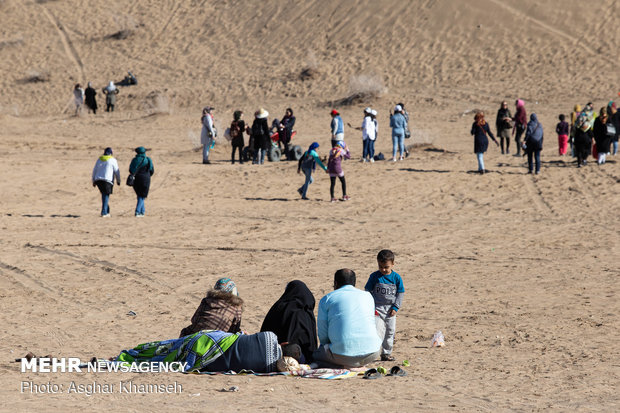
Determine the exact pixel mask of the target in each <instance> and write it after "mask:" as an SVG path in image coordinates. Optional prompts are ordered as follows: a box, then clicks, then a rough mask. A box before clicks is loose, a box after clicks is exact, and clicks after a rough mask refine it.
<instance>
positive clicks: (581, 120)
mask: <svg viewBox="0 0 620 413" xmlns="http://www.w3.org/2000/svg"><path fill="white" fill-rule="evenodd" d="M575 126H576V127H577V128H578V129H581V130H582V131H584V132H587V130H588V129H590V122H588V116H587V115H586V113H585V112H581V113H580V114H579V115H578V116H577V119H576V120H575Z"/></svg>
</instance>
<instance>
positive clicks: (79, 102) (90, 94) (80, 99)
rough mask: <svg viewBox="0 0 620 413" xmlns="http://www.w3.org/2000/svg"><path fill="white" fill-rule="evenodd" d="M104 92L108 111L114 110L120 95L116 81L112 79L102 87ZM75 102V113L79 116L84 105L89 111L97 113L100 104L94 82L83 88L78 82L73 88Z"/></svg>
mask: <svg viewBox="0 0 620 413" xmlns="http://www.w3.org/2000/svg"><path fill="white" fill-rule="evenodd" d="M102 93H103V94H104V95H105V97H106V98H105V103H106V109H105V111H106V112H114V107H115V106H116V95H118V93H119V90H118V88H117V87H116V85H115V84H114V82H112V81H110V83H109V84H108V85H107V86H106V87H104V88H103V89H102ZM73 102H74V104H75V115H76V116H78V115H79V114H80V113H81V112H82V109H83V107H84V106H86V108H87V109H88V113H91V112H92V113H93V114H94V115H96V114H97V109H98V108H99V106H98V105H97V91H96V90H95V88H93V84H92V83H91V82H88V87H87V88H86V89H83V88H82V86H81V85H80V84H79V83H77V84H76V85H75V87H74V88H73Z"/></svg>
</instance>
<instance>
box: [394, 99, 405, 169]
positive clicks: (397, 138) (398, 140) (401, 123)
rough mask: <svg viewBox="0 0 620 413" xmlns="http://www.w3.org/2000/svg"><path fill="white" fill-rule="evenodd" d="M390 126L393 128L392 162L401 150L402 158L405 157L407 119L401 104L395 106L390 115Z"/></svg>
mask: <svg viewBox="0 0 620 413" xmlns="http://www.w3.org/2000/svg"><path fill="white" fill-rule="evenodd" d="M390 127H391V128H392V162H396V152H397V151H400V160H401V161H402V160H403V159H405V131H406V130H407V119H405V115H403V108H402V106H400V105H396V106H395V107H394V114H393V115H390Z"/></svg>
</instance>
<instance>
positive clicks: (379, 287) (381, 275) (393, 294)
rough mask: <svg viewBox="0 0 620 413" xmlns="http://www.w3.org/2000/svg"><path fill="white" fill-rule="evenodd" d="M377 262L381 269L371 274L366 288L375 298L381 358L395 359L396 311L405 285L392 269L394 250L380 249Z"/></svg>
mask: <svg viewBox="0 0 620 413" xmlns="http://www.w3.org/2000/svg"><path fill="white" fill-rule="evenodd" d="M377 264H378V265H379V271H375V272H373V273H372V274H370V278H369V279H368V282H367V283H366V287H364V288H365V290H366V291H369V292H370V293H371V294H372V297H373V298H374V300H375V323H376V325H377V333H378V334H379V337H380V338H381V340H383V344H382V345H381V360H382V361H394V357H393V356H392V348H393V347H394V333H395V332H396V312H397V311H398V310H399V308H400V306H401V304H402V301H403V294H404V293H405V287H404V285H403V279H402V278H401V277H400V275H399V274H398V273H397V272H395V271H392V268H394V253H393V252H392V251H390V250H381V251H379V254H377Z"/></svg>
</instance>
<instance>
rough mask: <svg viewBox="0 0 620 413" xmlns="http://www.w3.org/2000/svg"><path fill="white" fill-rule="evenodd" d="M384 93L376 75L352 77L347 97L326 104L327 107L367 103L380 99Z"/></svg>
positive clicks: (383, 87) (384, 90) (381, 82)
mask: <svg viewBox="0 0 620 413" xmlns="http://www.w3.org/2000/svg"><path fill="white" fill-rule="evenodd" d="M385 92H386V88H385V86H383V81H382V80H381V78H380V77H379V76H377V75H359V76H352V77H351V78H350V79H349V96H347V97H345V98H342V99H339V100H335V101H331V102H328V106H350V105H357V104H361V103H367V102H370V101H372V100H375V99H377V98H380V97H381V95H382V94H383V93H385Z"/></svg>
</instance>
